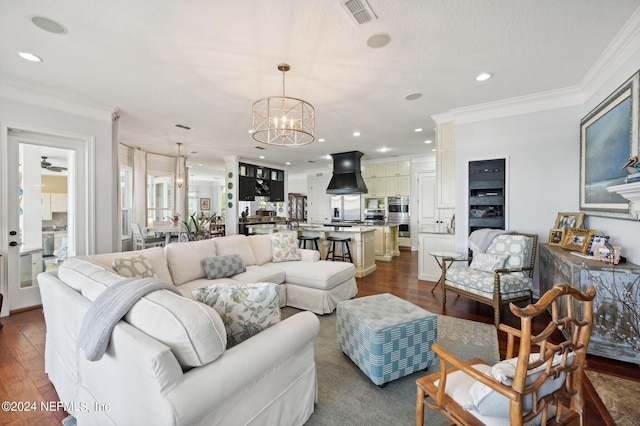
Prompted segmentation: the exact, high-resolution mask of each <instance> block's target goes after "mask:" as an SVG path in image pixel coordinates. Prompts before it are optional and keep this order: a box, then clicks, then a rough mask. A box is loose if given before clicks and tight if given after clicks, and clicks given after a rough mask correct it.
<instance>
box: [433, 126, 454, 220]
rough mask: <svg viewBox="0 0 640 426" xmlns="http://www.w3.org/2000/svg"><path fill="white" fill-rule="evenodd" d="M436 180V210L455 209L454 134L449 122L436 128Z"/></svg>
mask: <svg viewBox="0 0 640 426" xmlns="http://www.w3.org/2000/svg"><path fill="white" fill-rule="evenodd" d="M436 178H437V186H438V208H441V209H453V208H455V207H456V193H455V132H454V127H453V123H451V122H449V123H438V125H437V127H436Z"/></svg>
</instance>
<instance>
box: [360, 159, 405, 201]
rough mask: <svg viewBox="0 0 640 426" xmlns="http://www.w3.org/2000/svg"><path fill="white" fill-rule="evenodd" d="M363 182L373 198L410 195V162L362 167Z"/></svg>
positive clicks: (391, 162) (390, 162)
mask: <svg viewBox="0 0 640 426" xmlns="http://www.w3.org/2000/svg"><path fill="white" fill-rule="evenodd" d="M364 167H365V168H364V181H365V183H366V184H367V189H368V190H369V193H368V195H369V196H373V197H385V196H389V197H395V196H399V195H411V162H410V161H409V160H405V161H389V162H385V163H370V164H366V165H365V166H364Z"/></svg>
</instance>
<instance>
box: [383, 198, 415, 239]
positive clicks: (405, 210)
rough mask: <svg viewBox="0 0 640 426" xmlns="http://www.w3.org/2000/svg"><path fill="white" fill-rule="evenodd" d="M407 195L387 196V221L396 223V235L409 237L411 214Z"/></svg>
mask: <svg viewBox="0 0 640 426" xmlns="http://www.w3.org/2000/svg"><path fill="white" fill-rule="evenodd" d="M409 204H410V203H409V197H388V198H387V209H388V210H387V211H388V213H387V221H388V222H389V223H391V224H398V225H399V226H398V236H399V237H401V238H410V237H411V232H410V226H409V225H410V224H411V214H410V212H409Z"/></svg>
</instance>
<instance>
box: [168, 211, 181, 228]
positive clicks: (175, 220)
mask: <svg viewBox="0 0 640 426" xmlns="http://www.w3.org/2000/svg"><path fill="white" fill-rule="evenodd" d="M169 219H171V221H172V222H173V224H174V225H178V223H180V213H174V214H173V216H171V217H170V218H169Z"/></svg>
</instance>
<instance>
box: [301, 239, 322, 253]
mask: <svg viewBox="0 0 640 426" xmlns="http://www.w3.org/2000/svg"><path fill="white" fill-rule="evenodd" d="M319 239H320V237H306V236H304V235H298V247H300V248H303V249H306V248H307V241H308V242H309V245H310V247H311V250H313V249H314V248H315V250H318V251H320V248H319V247H318V240H319Z"/></svg>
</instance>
